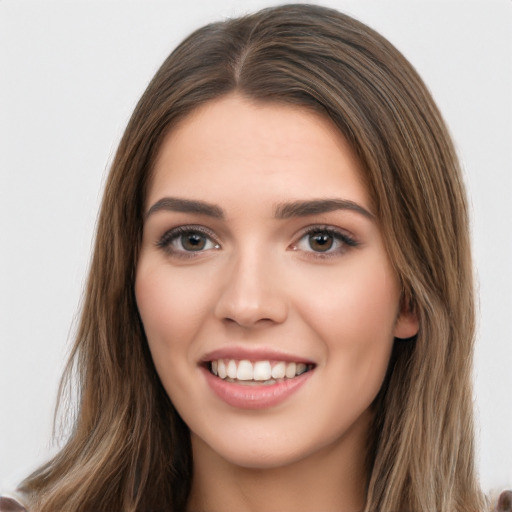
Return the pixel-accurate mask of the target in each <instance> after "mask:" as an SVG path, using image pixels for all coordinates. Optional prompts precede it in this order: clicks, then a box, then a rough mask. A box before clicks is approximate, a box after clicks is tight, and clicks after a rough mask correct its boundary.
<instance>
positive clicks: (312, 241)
mask: <svg viewBox="0 0 512 512" xmlns="http://www.w3.org/2000/svg"><path fill="white" fill-rule="evenodd" d="M333 244H334V237H333V236H332V235H331V234H330V233H311V234H310V235H309V246H310V247H311V249H313V251H315V252H325V251H328V250H329V249H331V248H332V246H333Z"/></svg>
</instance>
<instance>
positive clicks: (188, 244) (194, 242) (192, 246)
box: [180, 233, 208, 251]
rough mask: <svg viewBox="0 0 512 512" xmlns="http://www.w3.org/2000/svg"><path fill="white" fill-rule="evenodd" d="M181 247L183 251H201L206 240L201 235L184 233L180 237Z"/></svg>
mask: <svg viewBox="0 0 512 512" xmlns="http://www.w3.org/2000/svg"><path fill="white" fill-rule="evenodd" d="M180 241H181V246H182V247H183V249H184V250H185V251H202V250H203V249H204V248H205V247H206V243H207V242H208V238H207V237H206V236H205V235H203V234H201V233H185V234H183V235H181V237H180Z"/></svg>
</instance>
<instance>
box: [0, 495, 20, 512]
mask: <svg viewBox="0 0 512 512" xmlns="http://www.w3.org/2000/svg"><path fill="white" fill-rule="evenodd" d="M0 512H27V509H26V508H25V507H24V506H23V505H22V504H21V503H20V502H19V501H16V500H15V499H14V498H9V497H7V496H0Z"/></svg>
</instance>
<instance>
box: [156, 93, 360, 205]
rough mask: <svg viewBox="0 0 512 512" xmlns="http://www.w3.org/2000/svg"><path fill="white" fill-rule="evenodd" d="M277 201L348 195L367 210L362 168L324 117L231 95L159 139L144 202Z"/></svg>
mask: <svg viewBox="0 0 512 512" xmlns="http://www.w3.org/2000/svg"><path fill="white" fill-rule="evenodd" d="M251 191H252V192H254V193H259V194H261V193H265V197H267V198H269V199H272V200H273V201H274V202H275V201H280V200H281V196H285V197H292V196H297V198H300V199H308V198H319V197H327V196H328V197H332V196H336V195H340V194H341V195H343V196H349V197H346V198H347V199H351V200H354V201H358V202H360V203H362V204H363V205H364V206H366V207H367V208H370V204H369V203H370V201H369V198H368V194H367V190H366V186H365V185H364V180H363V170H362V167H361V165H360V162H359V161H358V159H357V157H356V156H355V154H354V152H353V151H352V149H351V148H350V146H349V144H348V143H347V141H346V140H345V138H344V137H343V135H342V134H341V133H340V131H339V130H338V129H337V127H336V126H335V125H334V123H332V121H330V120H329V119H328V118H327V117H324V116H322V115H320V114H319V113H316V112H313V111H312V110H310V109H307V108H304V107H297V106H292V105H288V104H282V103H260V102H258V103H255V102H253V101H251V100H248V99H246V98H243V97H240V96H238V95H235V94H233V95H229V96H226V97H223V98H220V99H217V100H215V101H212V102H209V103H207V104H205V105H203V106H201V107H200V108H198V109H196V110H195V111H193V112H192V113H191V114H190V115H188V116H187V117H185V118H184V119H183V120H182V121H181V122H180V123H179V124H178V125H177V126H175V127H174V128H173V129H172V130H171V131H170V133H169V134H168V135H167V136H166V137H165V139H164V141H163V143H162V145H161V147H160V151H159V154H158V156H157V159H156V162H155V166H154V169H153V177H152V182H151V186H150V188H149V193H148V198H147V199H148V202H150V203H151V202H152V201H155V200H158V199H159V196H161V195H163V194H170V195H173V196H176V194H178V195H179V194H184V195H187V196H189V195H193V196H194V197H196V198H199V199H201V198H202V199H205V200H211V199H212V197H211V196H215V200H219V201H222V200H223V198H224V199H225V198H227V197H233V195H237V194H238V195H239V196H240V195H245V196H250V195H251V194H250V192H251Z"/></svg>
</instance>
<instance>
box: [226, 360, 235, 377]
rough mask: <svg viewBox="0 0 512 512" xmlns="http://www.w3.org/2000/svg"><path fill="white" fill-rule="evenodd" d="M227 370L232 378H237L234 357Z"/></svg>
mask: <svg viewBox="0 0 512 512" xmlns="http://www.w3.org/2000/svg"><path fill="white" fill-rule="evenodd" d="M226 371H227V373H228V377H229V378H230V379H236V362H235V361H234V360H233V359H230V361H229V363H228V367H227V368H226Z"/></svg>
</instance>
